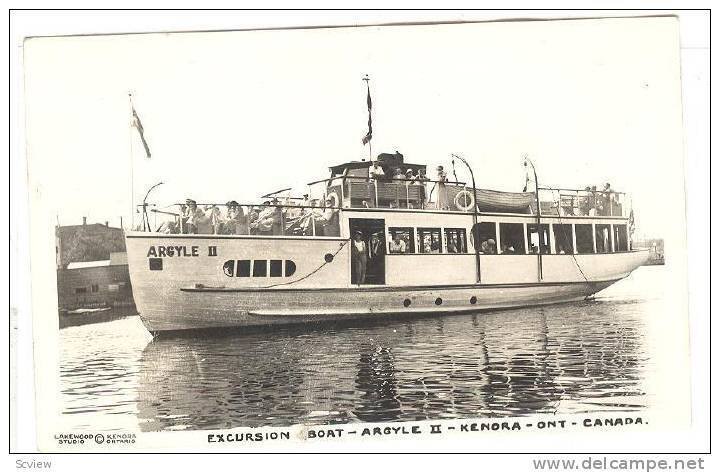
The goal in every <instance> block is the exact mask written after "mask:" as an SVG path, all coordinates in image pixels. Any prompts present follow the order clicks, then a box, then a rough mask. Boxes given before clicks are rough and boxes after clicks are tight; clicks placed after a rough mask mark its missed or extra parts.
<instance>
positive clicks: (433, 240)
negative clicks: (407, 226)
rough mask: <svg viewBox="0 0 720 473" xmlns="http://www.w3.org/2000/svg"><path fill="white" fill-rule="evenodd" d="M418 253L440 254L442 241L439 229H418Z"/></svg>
mask: <svg viewBox="0 0 720 473" xmlns="http://www.w3.org/2000/svg"><path fill="white" fill-rule="evenodd" d="M418 240H419V241H418V242H419V245H420V246H419V250H420V253H441V252H442V241H441V240H440V229H439V228H418Z"/></svg>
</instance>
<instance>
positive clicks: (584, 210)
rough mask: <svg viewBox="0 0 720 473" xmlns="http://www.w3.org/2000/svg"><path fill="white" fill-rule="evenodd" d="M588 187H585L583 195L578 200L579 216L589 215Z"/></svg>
mask: <svg viewBox="0 0 720 473" xmlns="http://www.w3.org/2000/svg"><path fill="white" fill-rule="evenodd" d="M590 195H591V193H590V186H587V187H585V195H583V196H582V197H581V198H580V205H579V207H578V210H579V211H580V215H590Z"/></svg>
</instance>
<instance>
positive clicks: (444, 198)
mask: <svg viewBox="0 0 720 473" xmlns="http://www.w3.org/2000/svg"><path fill="white" fill-rule="evenodd" d="M447 180H448V178H447V173H446V172H445V169H444V168H443V167H442V166H438V167H437V190H438V193H437V208H438V209H441V210H447V209H449V208H450V205H449V204H448V195H447V187H446V186H445V183H446V182H447Z"/></svg>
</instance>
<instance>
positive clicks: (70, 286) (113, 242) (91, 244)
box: [55, 217, 135, 312]
mask: <svg viewBox="0 0 720 473" xmlns="http://www.w3.org/2000/svg"><path fill="white" fill-rule="evenodd" d="M55 242H56V247H55V249H56V255H57V259H56V266H57V267H56V270H57V292H58V308H59V310H60V311H61V312H63V311H65V312H67V311H73V310H77V309H98V308H106V307H107V308H117V307H124V308H128V310H134V307H135V301H134V300H133V295H132V287H131V285H130V274H129V272H128V264H127V253H125V241H124V231H123V229H122V228H116V227H111V226H109V224H108V222H106V223H105V224H98V223H95V224H88V223H87V219H86V218H85V217H83V224H82V225H68V226H57V227H56V229H55Z"/></svg>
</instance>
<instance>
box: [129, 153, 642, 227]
mask: <svg viewBox="0 0 720 473" xmlns="http://www.w3.org/2000/svg"><path fill="white" fill-rule="evenodd" d="M378 169H379V170H378ZM453 174H454V173H453ZM308 189H309V192H307V193H306V194H304V196H303V197H294V196H292V195H290V194H289V193H288V191H290V189H284V190H282V191H279V192H274V193H270V194H266V195H265V196H263V197H264V198H266V199H268V200H266V201H264V202H262V204H251V203H243V204H240V203H237V202H235V201H231V202H228V203H226V204H213V203H209V204H208V203H198V204H197V208H195V209H194V210H192V211H191V210H189V209H188V208H187V206H186V205H185V204H171V206H168V207H173V206H176V207H175V210H173V209H172V208H170V209H168V208H164V209H158V208H151V210H150V212H151V214H153V215H154V217H155V218H154V224H153V225H151V222H150V218H149V216H148V214H147V213H146V214H145V215H144V219H143V220H144V221H143V228H145V229H150V230H152V229H153V228H155V231H157V232H161V233H174V234H178V233H198V234H218V235H222V234H226V235H260V236H286V237H303V236H304V237H308V236H310V237H322V236H332V237H339V236H341V235H342V236H344V237H346V238H347V237H348V236H349V234H348V233H347V232H348V231H349V229H348V226H347V222H346V220H347V218H350V217H351V216H355V218H358V214H360V213H362V214H364V215H366V216H367V218H380V217H382V218H385V217H384V215H387V219H388V221H389V222H391V221H394V220H402V221H403V222H410V221H413V222H417V226H422V225H423V224H424V223H433V224H434V225H441V226H442V225H444V224H445V223H447V224H448V225H450V223H451V222H458V218H460V219H461V220H462V218H463V216H465V217H464V218H466V219H467V217H468V216H472V220H473V221H477V222H480V221H483V220H487V218H488V217H495V220H497V221H503V222H513V221H515V222H520V223H523V222H524V223H563V220H569V219H573V221H577V222H579V223H582V222H583V221H585V222H594V221H597V222H602V221H606V220H611V221H616V222H617V221H618V220H626V219H627V218H628V216H629V213H630V199H629V196H627V195H626V194H625V193H622V192H616V191H613V190H608V191H597V190H593V189H590V188H586V189H585V190H576V189H551V188H542V187H541V188H539V189H537V190H535V189H533V191H532V192H502V191H496V190H488V189H473V187H472V186H468V183H466V182H462V181H457V180H449V179H448V178H447V177H446V174H444V172H442V171H439V173H438V178H436V179H430V178H428V177H427V173H426V166H425V165H420V164H411V163H405V162H404V160H403V157H402V155H400V154H399V153H396V154H380V155H379V156H378V160H377V161H375V162H369V161H350V162H346V163H343V164H340V165H336V166H331V167H330V177H329V178H326V179H322V180H318V181H314V182H311V183H309V184H308ZM538 202H539V205H538ZM538 207H539V212H540V213H539V215H538ZM144 208H145V210H147V206H146V207H144ZM221 209H222V210H221ZM343 213H347V214H348V215H347V217H343V216H342V215H343ZM390 215H396V216H398V217H390ZM401 215H402V217H400V216H401ZM158 216H160V220H161V223H160V224H158V223H157V220H158V218H157V217H158ZM163 217H169V220H168V219H166V220H167V221H165V222H162V218H163ZM468 222H470V219H468ZM610 223H612V222H610ZM618 223H619V222H618ZM468 226H470V225H468Z"/></svg>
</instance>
